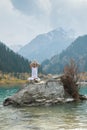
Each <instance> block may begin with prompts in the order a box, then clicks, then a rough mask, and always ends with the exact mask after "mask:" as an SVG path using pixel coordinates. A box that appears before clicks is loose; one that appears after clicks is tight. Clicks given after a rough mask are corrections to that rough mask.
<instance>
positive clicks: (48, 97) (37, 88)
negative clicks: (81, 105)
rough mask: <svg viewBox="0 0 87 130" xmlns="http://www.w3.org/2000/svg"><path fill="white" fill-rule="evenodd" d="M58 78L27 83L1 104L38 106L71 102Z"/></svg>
mask: <svg viewBox="0 0 87 130" xmlns="http://www.w3.org/2000/svg"><path fill="white" fill-rule="evenodd" d="M66 97H67V96H66V95H65V92H64V88H63V86H62V84H61V83H60V82H59V80H58V79H48V80H47V81H41V82H39V83H29V84H28V85H27V86H26V87H24V88H23V89H21V90H20V91H19V92H17V93H16V94H14V95H13V96H11V97H8V98H7V99H5V100H4V102H3V105H4V106H8V105H12V106H40V105H46V106H47V105H53V104H58V103H65V102H71V101H73V100H74V99H72V98H71V97H70V96H69V97H67V98H66Z"/></svg>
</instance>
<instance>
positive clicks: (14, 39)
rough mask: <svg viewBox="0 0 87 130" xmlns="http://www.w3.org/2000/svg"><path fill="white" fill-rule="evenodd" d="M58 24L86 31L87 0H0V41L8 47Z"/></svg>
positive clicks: (78, 31)
mask: <svg viewBox="0 0 87 130" xmlns="http://www.w3.org/2000/svg"><path fill="white" fill-rule="evenodd" d="M59 27H62V28H64V29H65V30H68V29H73V30H74V31H75V32H76V33H77V34H79V35H82V34H87V0H0V41H3V42H4V43H5V44H7V45H8V46H10V45H18V44H20V45H25V44H27V43H28V42H29V41H30V40H31V39H33V38H34V37H35V36H37V35H38V34H41V33H45V32H48V31H50V30H52V29H55V28H59Z"/></svg>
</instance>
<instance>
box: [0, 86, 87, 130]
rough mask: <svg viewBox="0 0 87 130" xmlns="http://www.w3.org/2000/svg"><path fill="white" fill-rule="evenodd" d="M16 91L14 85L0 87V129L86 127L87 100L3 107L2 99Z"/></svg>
mask: <svg viewBox="0 0 87 130" xmlns="http://www.w3.org/2000/svg"><path fill="white" fill-rule="evenodd" d="M84 89H87V88H84ZM16 91H17V88H16V87H14V88H4V89H2V88H1V89H0V130H59V129H60V130H68V129H69V130H75V129H76V130H79V129H80V130H84V129H87V101H83V102H79V103H67V104H59V105H57V106H51V107H26V108H25V107H23V108H13V107H3V105H2V102H3V100H4V99H5V98H6V97H7V96H9V95H12V94H13V93H15V92H16Z"/></svg>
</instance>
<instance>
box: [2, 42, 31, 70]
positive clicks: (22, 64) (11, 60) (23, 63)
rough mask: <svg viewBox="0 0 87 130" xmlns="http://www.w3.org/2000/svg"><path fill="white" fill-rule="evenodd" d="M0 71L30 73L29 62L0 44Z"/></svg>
mask: <svg viewBox="0 0 87 130" xmlns="http://www.w3.org/2000/svg"><path fill="white" fill-rule="evenodd" d="M0 71H2V72H30V69H29V62H28V60H26V59H24V58H23V57H22V56H20V55H19V54H16V53H14V52H13V51H12V50H10V49H9V48H8V47H7V46H6V45H5V44H3V43H2V42H0Z"/></svg>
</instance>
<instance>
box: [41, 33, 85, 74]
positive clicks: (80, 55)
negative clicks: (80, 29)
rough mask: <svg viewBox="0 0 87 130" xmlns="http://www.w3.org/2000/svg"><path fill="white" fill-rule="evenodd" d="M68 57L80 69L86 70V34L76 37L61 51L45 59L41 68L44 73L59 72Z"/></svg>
mask: <svg viewBox="0 0 87 130" xmlns="http://www.w3.org/2000/svg"><path fill="white" fill-rule="evenodd" d="M70 59H74V60H75V61H76V63H77V64H78V67H79V70H80V71H87V35H84V36H80V37H78V38H77V39H76V40H75V41H74V42H72V44H71V45H70V46H69V47H67V49H65V50H64V51H63V52H62V53H60V54H59V55H55V56H53V57H52V58H51V59H50V60H45V61H44V62H43V63H42V70H43V72H45V73H61V72H62V71H63V68H64V66H65V65H66V64H67V63H68V62H69V61H70Z"/></svg>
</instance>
